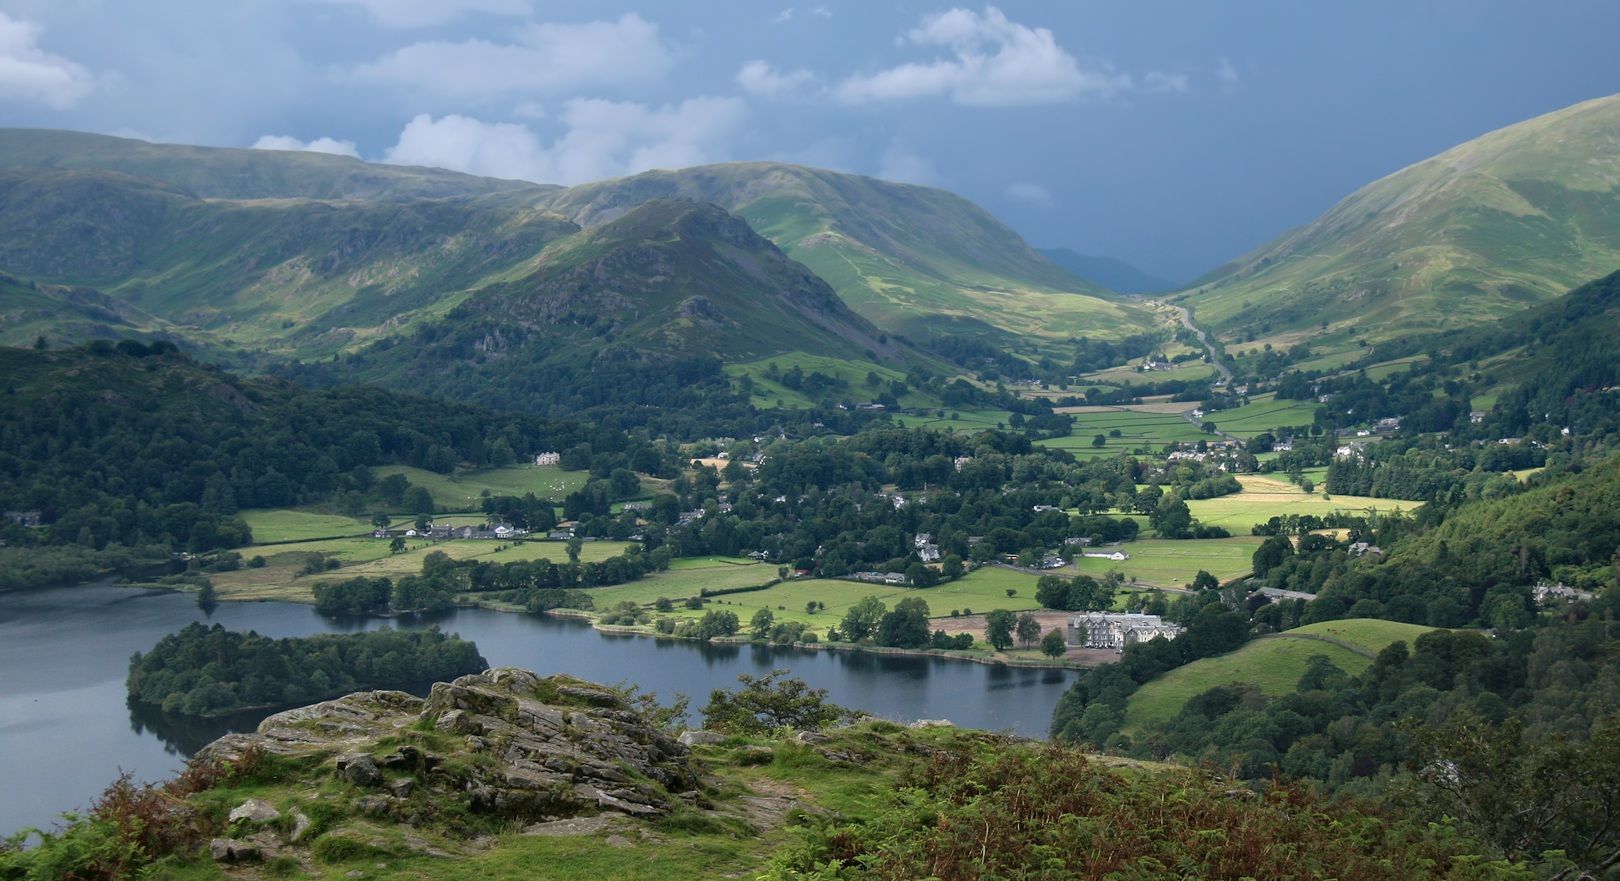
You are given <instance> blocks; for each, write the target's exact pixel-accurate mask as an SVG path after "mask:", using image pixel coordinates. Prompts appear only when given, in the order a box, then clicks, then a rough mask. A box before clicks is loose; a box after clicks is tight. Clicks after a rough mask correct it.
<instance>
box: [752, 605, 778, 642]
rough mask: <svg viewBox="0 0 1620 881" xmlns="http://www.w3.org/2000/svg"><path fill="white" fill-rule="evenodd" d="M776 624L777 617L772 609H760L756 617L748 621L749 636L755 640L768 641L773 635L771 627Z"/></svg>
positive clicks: (755, 614)
mask: <svg viewBox="0 0 1620 881" xmlns="http://www.w3.org/2000/svg"><path fill="white" fill-rule="evenodd" d="M775 623H776V616H775V615H774V614H772V613H771V610H770V609H760V610H759V611H757V612H755V613H754V617H752V618H750V619H748V631H749V635H750V636H752V637H753V638H755V639H767V638H769V637H770V635H771V626H772V625H774V624H775Z"/></svg>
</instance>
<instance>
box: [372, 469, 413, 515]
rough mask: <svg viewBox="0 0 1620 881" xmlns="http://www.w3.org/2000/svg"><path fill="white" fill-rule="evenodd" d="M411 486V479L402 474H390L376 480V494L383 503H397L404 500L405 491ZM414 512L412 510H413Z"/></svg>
mask: <svg viewBox="0 0 1620 881" xmlns="http://www.w3.org/2000/svg"><path fill="white" fill-rule="evenodd" d="M410 488H411V479H410V478H409V477H406V476H405V475H403V474H390V475H388V476H387V477H384V478H383V479H382V480H379V481H377V495H379V496H381V497H382V500H383V503H384V504H388V505H398V504H400V503H402V502H404V501H405V492H406V491H407V490H409V489H410ZM413 513H414V512H413Z"/></svg>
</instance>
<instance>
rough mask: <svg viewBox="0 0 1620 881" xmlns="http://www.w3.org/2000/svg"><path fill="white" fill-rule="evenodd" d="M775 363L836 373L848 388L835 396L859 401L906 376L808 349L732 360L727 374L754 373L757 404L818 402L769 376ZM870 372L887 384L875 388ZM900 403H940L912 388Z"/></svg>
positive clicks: (803, 405)
mask: <svg viewBox="0 0 1620 881" xmlns="http://www.w3.org/2000/svg"><path fill="white" fill-rule="evenodd" d="M772 365H775V366H776V367H777V368H778V369H780V370H782V371H783V372H786V371H788V370H792V369H793V368H795V367H798V368H799V369H801V370H803V371H804V372H805V373H806V374H809V373H812V372H814V373H822V374H825V375H827V376H835V377H837V378H838V379H840V380H842V381H843V382H844V385H845V389H844V390H843V391H840V392H838V393H836V394H835V395H834V397H835V398H838V399H840V400H842V399H846V398H847V399H849V400H851V401H857V402H859V401H870V400H872V399H873V398H874V397H876V396H877V395H878V394H880V393H881V392H882V391H883V390H884V389H885V388H886V384H887V383H889V382H891V381H893V380H897V379H898V380H904V379H905V378H906V375H905V373H904V372H903V371H900V370H896V369H895V368H893V367H887V366H884V365H882V364H877V363H875V362H872V361H855V360H850V359H846V358H834V357H831V356H829V355H812V354H809V353H807V352H786V353H783V354H781V355H772V356H770V357H768V358H761V359H759V360H758V361H747V362H744V363H741V364H729V365H727V366H726V368H725V371H726V375H727V376H730V377H732V378H733V379H739V378H741V377H744V376H748V377H752V379H753V382H754V392H753V398H752V403H753V405H754V406H756V407H760V408H772V407H785V408H789V409H803V408H807V407H813V406H815V401H813V400H811V399H810V398H809V397H808V396H806V395H804V394H802V393H800V392H797V391H794V390H793V389H790V388H788V387H787V386H785V385H782V384H781V383H780V382H776V381H774V380H771V379H767V378H766V376H765V372H766V371H767V370H769V369H770V367H771V366H772ZM870 373H875V374H877V376H878V378H879V379H880V380H882V381H883V383H885V385H884V386H880V387H879V388H876V389H874V388H873V387H872V386H869V385H867V382H866V377H867V375H868V374H870ZM900 405H901V406H903V407H935V406H938V405H939V402H938V401H937V400H936V399H934V398H933V397H931V396H929V395H924V394H920V393H918V392H915V391H911V392H907V393H906V394H904V395H902V396H901V397H900Z"/></svg>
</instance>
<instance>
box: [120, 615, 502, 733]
mask: <svg viewBox="0 0 1620 881" xmlns="http://www.w3.org/2000/svg"><path fill="white" fill-rule="evenodd" d="M487 666H489V665H488V663H487V662H486V661H485V660H484V657H483V656H482V655H480V654H479V653H478V647H477V646H476V645H474V644H473V643H470V642H466V641H464V640H461V639H458V638H456V637H454V636H446V635H445V634H443V633H440V632H439V631H438V629H437V628H434V629H431V630H418V631H392V630H379V631H374V632H370V633H345V634H338V635H322V636H310V637H302V638H295V639H271V638H269V637H265V636H260V635H259V634H257V633H254V632H253V631H251V630H250V631H248V632H246V633H239V632H235V631H230V630H226V629H225V628H223V627H221V626H220V625H218V624H215V625H214V626H213V627H205V626H204V625H202V624H189V625H187V626H186V628H185V629H183V630H181V631H180V632H178V633H174V634H170V635H169V636H165V637H163V639H161V640H159V641H158V644H157V645H155V646H153V647H152V649H151V650H150V651H148V652H145V653H141V652H136V653H135V655H134V657H132V658H130V661H129V678H128V680H127V686H128V689H129V697H130V700H132V701H139V702H140V703H144V704H150V705H152V706H156V707H161V708H162V709H163V710H164V711H165V712H170V713H180V714H183V715H187V716H217V715H224V714H226V713H230V712H233V711H235V710H241V709H247V708H249V707H274V706H294V705H298V704H306V703H312V702H314V701H318V700H325V699H326V698H330V697H336V696H338V695H343V694H348V693H349V692H352V691H360V690H363V689H372V688H399V687H403V686H407V685H416V684H420V683H424V682H441V681H448V680H451V679H454V678H455V677H457V676H461V675H463V674H465V673H474V672H477V671H479V670H483V669H484V668H486V667H487Z"/></svg>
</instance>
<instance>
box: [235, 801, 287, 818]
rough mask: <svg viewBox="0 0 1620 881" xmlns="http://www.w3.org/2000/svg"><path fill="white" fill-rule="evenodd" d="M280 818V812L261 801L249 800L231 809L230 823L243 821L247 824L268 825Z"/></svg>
mask: <svg viewBox="0 0 1620 881" xmlns="http://www.w3.org/2000/svg"><path fill="white" fill-rule="evenodd" d="M280 818H281V812H280V811H278V810H276V809H275V807H274V806H273V805H271V804H270V803H269V802H267V801H264V800H263V799H257V798H250V799H248V800H247V801H245V802H242V803H241V804H239V805H237V806H236V807H234V808H232V809H231V814H230V821H231V822H232V823H235V822H236V821H238V820H245V821H247V822H249V823H270V822H274V821H275V820H278V819H280Z"/></svg>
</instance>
